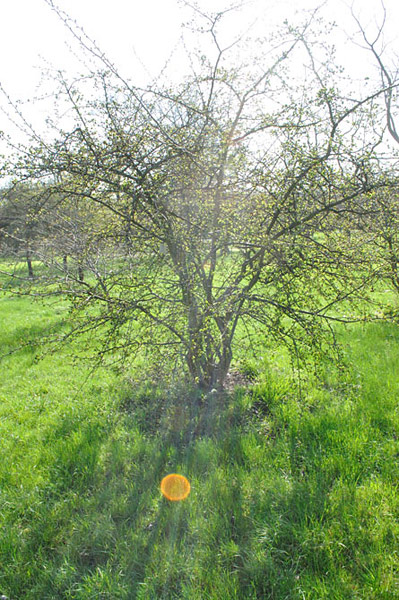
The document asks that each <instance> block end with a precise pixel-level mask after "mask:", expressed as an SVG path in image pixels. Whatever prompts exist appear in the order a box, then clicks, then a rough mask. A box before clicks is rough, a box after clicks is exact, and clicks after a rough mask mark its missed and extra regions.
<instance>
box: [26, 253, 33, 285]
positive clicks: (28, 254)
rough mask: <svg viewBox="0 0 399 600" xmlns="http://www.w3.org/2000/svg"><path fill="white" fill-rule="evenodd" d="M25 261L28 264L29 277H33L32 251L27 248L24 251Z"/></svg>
mask: <svg viewBox="0 0 399 600" xmlns="http://www.w3.org/2000/svg"><path fill="white" fill-rule="evenodd" d="M26 262H27V265H28V273H29V278H30V279H33V267H32V252H31V251H30V250H29V249H28V250H27V251H26Z"/></svg>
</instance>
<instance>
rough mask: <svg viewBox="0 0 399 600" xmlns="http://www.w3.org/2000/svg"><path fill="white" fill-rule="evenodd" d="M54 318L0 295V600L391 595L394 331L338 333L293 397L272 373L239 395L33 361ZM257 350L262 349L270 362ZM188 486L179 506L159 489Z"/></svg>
mask: <svg viewBox="0 0 399 600" xmlns="http://www.w3.org/2000/svg"><path fill="white" fill-rule="evenodd" d="M65 311H66V306H65V305H63V304H62V303H61V304H51V303H50V302H49V301H46V302H43V303H41V304H32V303H31V302H30V301H29V299H27V298H23V297H20V298H6V297H1V298H0V323H1V330H0V346H1V353H2V354H3V353H5V352H7V351H8V350H12V349H13V348H14V347H15V346H16V345H18V343H20V342H23V341H25V340H26V339H28V338H29V337H31V338H32V337H33V338H35V339H36V340H37V342H38V346H37V347H26V348H25V349H23V350H20V351H19V352H16V353H12V354H10V355H9V356H7V357H6V358H4V359H3V361H2V362H0V382H1V383H0V444H1V456H2V461H1V464H0V526H1V536H0V595H1V594H5V595H6V596H8V597H9V598H10V600H22V599H29V600H36V599H38V600H39V599H40V600H44V599H46V600H47V599H48V600H49V599H54V600H61V599H76V600H78V599H79V600H89V599H93V600H98V599H115V600H116V599H121V600H122V599H138V600H144V599H146V600H147V599H148V600H152V599H153V600H157V599H170V600H172V599H185V600H228V599H237V600H238V599H240V600H241V599H242V600H255V599H264V598H266V599H267V598H270V599H279V600H280V599H281V600H283V599H293V600H296V599H298V600H303V599H306V600H307V599H314V600H316V599H326V600H333V599H336V600H342V599H346V598H347V599H352V598H353V599H359V600H366V599H369V600H376V599H386V600H391V599H392V598H399V541H398V540H399V519H398V517H399V494H398V488H399V477H398V476H399V439H398V436H399V401H398V399H399V329H398V326H397V325H395V324H389V323H365V324H363V325H360V324H359V325H353V326H351V327H348V328H347V329H342V330H341V332H340V341H341V343H342V346H343V350H344V353H345V362H346V368H345V369H338V368H336V367H334V366H333V365H331V364H328V363H325V364H323V365H319V369H318V375H317V377H309V378H308V379H307V381H306V382H303V389H302V398H301V399H298V397H297V388H296V387H295V386H294V385H293V383H292V382H291V380H290V368H289V365H288V364H286V362H285V361H284V358H283V356H280V359H278V358H277V359H276V360H269V361H268V365H269V366H268V367H267V366H266V361H265V362H264V363H262V366H261V371H260V373H259V377H258V380H257V382H256V383H255V384H254V385H253V386H252V387H251V388H248V389H244V388H241V389H238V390H236V392H235V393H234V394H230V395H228V394H225V395H223V396H215V395H211V396H209V397H204V396H200V395H198V394H196V393H194V392H191V393H190V391H188V390H187V389H183V388H182V389H175V390H169V391H165V390H162V389H161V388H159V387H158V388H157V387H154V386H151V385H150V383H148V385H147V386H145V387H143V386H142V387H141V388H137V387H135V386H134V385H132V384H131V383H130V382H129V380H128V379H123V380H121V379H120V377H119V376H118V375H117V374H116V373H114V372H112V371H105V370H98V371H96V373H95V374H94V375H93V376H92V377H90V378H89V379H87V377H88V375H89V371H88V367H87V366H86V365H85V364H82V363H79V362H74V361H73V360H72V359H71V358H70V355H71V353H72V354H73V347H72V348H69V349H68V350H67V349H65V351H61V352H57V353H56V354H52V355H47V356H45V357H44V358H43V359H42V360H38V356H39V354H40V339H41V338H42V337H43V336H44V335H47V334H48V333H49V332H51V331H54V332H56V331H60V330H62V329H63V327H65V324H64V319H65V314H66V312H65ZM265 352H267V349H265ZM170 472H177V473H182V474H184V475H185V476H186V477H187V478H188V479H189V480H190V483H191V493H190V495H189V496H188V498H187V499H186V500H184V501H183V502H176V503H172V502H169V501H168V500H166V499H165V498H163V497H162V495H161V493H160V489H159V485H160V481H161V479H162V477H163V476H164V475H166V474H167V473H170Z"/></svg>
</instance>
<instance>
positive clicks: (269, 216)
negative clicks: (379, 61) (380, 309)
mask: <svg viewBox="0 0 399 600" xmlns="http://www.w3.org/2000/svg"><path fill="white" fill-rule="evenodd" d="M48 3H49V4H50V5H51V6H52V7H53V8H54V10H56V11H57V13H58V15H59V17H60V18H61V19H62V20H63V21H64V23H65V24H66V25H67V27H68V28H69V29H70V30H71V31H72V33H73V35H74V36H75V37H76V38H77V39H78V41H79V44H80V47H81V49H82V51H86V52H88V53H89V55H90V56H91V57H92V58H94V59H96V60H98V61H99V64H100V68H99V70H98V71H94V70H92V71H91V72H90V74H89V77H90V85H91V86H92V88H91V89H92V90H93V92H94V96H93V97H92V98H90V97H85V96H84V95H82V93H81V89H82V86H83V85H84V83H86V82H87V77H85V78H84V80H76V79H75V80H74V81H68V80H67V79H66V77H65V76H64V75H62V74H60V80H59V83H60V90H61V92H60V93H61V94H62V95H63V98H64V99H66V100H67V101H68V103H69V104H70V107H71V109H72V112H73V114H74V118H75V120H74V123H73V125H71V126H70V127H69V130H68V131H67V132H64V131H62V130H58V133H57V136H56V140H55V141H54V142H53V143H51V144H50V143H48V142H47V143H42V144H40V145H39V146H35V148H34V149H32V150H30V149H25V152H24V153H23V154H22V155H20V157H19V160H18V163H17V164H15V163H12V162H11V163H10V165H9V169H10V172H12V174H13V175H14V177H15V176H16V175H18V176H19V177H20V178H22V179H25V180H31V181H42V182H46V190H47V193H49V194H52V195H53V196H54V197H55V196H57V197H64V198H68V199H73V201H74V202H75V201H76V202H79V203H80V204H81V205H84V206H86V207H87V210H88V211H89V212H92V211H93V209H94V207H97V210H98V211H99V214H100V215H101V219H102V222H103V224H104V232H105V231H106V232H107V235H109V238H110V239H112V240H113V242H112V243H113V245H114V247H117V248H118V249H119V256H120V257H121V260H120V261H119V263H118V265H117V267H116V268H115V269H112V270H111V269H109V270H107V271H106V272H105V273H104V276H102V277H101V279H99V278H98V277H94V278H92V279H87V281H85V282H82V281H79V282H76V281H71V280H68V281H65V278H64V279H63V281H62V284H61V285H60V291H62V293H63V294H66V295H68V296H69V297H70V298H71V299H72V301H73V303H74V307H75V309H76V310H78V311H79V314H80V319H79V321H78V322H77V324H76V327H75V329H74V330H73V332H74V333H76V334H77V335H78V334H79V333H81V332H86V331H88V330H90V329H91V330H93V331H95V332H97V335H98V336H99V339H101V340H102V345H101V348H100V350H99V354H100V356H101V357H105V356H107V355H108V354H110V355H112V356H113V357H114V359H115V360H120V361H123V362H126V361H128V360H129V359H130V358H132V357H134V356H135V355H136V354H137V352H145V351H146V349H147V348H148V349H149V351H150V353H151V357H152V360H156V356H157V353H158V355H159V357H160V358H166V359H167V360H168V364H169V365H173V364H174V365H176V366H178V365H179V366H180V365H181V366H182V367H183V368H184V369H185V370H186V372H187V373H188V374H189V376H190V379H191V380H192V381H193V382H195V383H197V384H198V385H200V386H202V387H205V388H212V387H222V386H223V383H224V381H225V378H226V375H227V372H228V370H229V367H230V364H231V361H232V357H233V350H234V347H235V346H234V344H236V345H237V344H241V345H243V346H244V347H248V346H249V345H250V343H251V340H252V339H253V338H254V336H255V337H256V339H259V337H261V338H267V337H273V338H275V339H277V340H279V341H281V342H282V343H286V344H288V346H289V347H290V348H291V349H292V350H293V352H296V353H298V351H299V350H298V349H299V348H300V347H305V348H309V347H311V348H319V347H320V346H321V343H322V340H323V335H324V334H323V332H324V330H325V327H324V325H326V324H327V325H328V324H329V323H332V322H334V320H344V317H343V316H342V315H340V313H339V311H338V310H337V308H336V307H337V306H338V304H339V303H340V302H341V301H343V300H346V301H349V300H350V299H355V298H356V297H358V296H359V295H360V294H361V290H362V289H363V288H364V286H365V285H366V284H367V282H368V281H369V280H370V279H371V278H372V277H373V276H374V272H373V266H372V264H366V263H365V257H366V253H365V252H364V240H363V239H362V238H361V237H358V238H353V239H350V238H349V237H348V235H347V231H348V227H350V226H351V223H352V221H353V219H355V218H356V216H357V215H359V214H365V213H367V211H368V210H369V209H370V208H369V202H368V198H369V197H370V195H371V194H372V192H373V191H375V190H378V189H383V188H385V187H389V186H390V185H392V178H391V174H390V173H389V172H385V173H384V174H382V172H381V163H380V161H379V156H378V152H377V150H378V147H379V145H380V143H381V139H382V131H383V127H382V125H381V109H383V107H382V106H381V102H380V100H381V99H383V100H384V99H385V100H386V86H385V85H384V86H381V85H380V86H378V87H377V88H376V89H375V91H373V92H372V93H370V94H369V95H367V96H364V97H360V98H356V99H353V97H349V98H348V96H349V94H348V91H347V89H344V90H342V91H340V69H339V67H338V65H336V64H335V59H334V56H333V54H332V51H331V49H330V48H328V47H327V45H325V44H322V43H320V35H319V33H318V29H317V27H318V22H317V18H316V17H317V13H316V12H315V13H313V14H312V15H311V16H310V17H309V18H308V20H307V21H306V22H305V23H304V24H302V25H301V26H298V27H292V26H288V25H287V27H286V29H285V32H284V33H282V34H281V35H280V36H279V37H278V38H276V39H274V40H273V41H272V42H270V41H269V42H267V44H268V45H267V53H265V55H262V56H258V59H257V60H252V59H251V64H244V63H243V64H242V66H240V65H238V63H237V56H238V55H239V54H240V52H241V50H242V44H243V43H244V42H243V40H241V39H237V40H234V41H233V42H232V43H230V44H229V45H228V46H227V47H223V46H222V44H221V42H220V38H219V35H218V26H219V24H220V22H221V21H222V18H223V13H217V14H214V15H207V14H203V13H200V15H199V18H200V19H201V20H202V23H203V28H204V35H207V36H209V38H210V40H211V41H212V43H213V50H212V54H213V58H212V60H211V59H207V58H206V57H204V56H203V55H201V56H199V57H196V56H193V57H192V68H193V73H192V75H191V76H189V77H188V78H187V79H186V80H185V81H183V82H182V83H181V84H179V85H177V84H176V85H174V86H172V87H171V86H170V85H166V84H162V83H161V82H160V81H159V82H158V83H156V84H154V85H152V86H151V88H149V89H141V88H138V87H136V86H134V85H133V84H132V83H131V82H130V81H128V80H127V79H125V78H124V77H123V76H122V75H121V74H120V73H119V71H118V70H117V69H116V67H115V66H114V65H113V64H112V63H111V62H110V61H109V60H108V59H107V58H106V57H105V56H104V54H103V53H101V51H100V50H99V49H98V48H97V46H96V45H95V43H93V42H92V41H91V40H90V39H89V38H88V37H87V36H86V35H85V34H84V32H83V31H82V30H80V29H79V28H77V26H76V25H74V24H73V23H72V22H71V21H70V19H69V18H68V17H67V16H66V15H65V14H64V13H62V12H61V11H60V10H59V9H57V8H56V7H55V6H54V4H53V3H52V2H51V1H50V0H48ZM197 12H198V11H197ZM265 44H266V41H265ZM230 56H232V59H233V64H232V63H231V62H229V57H230ZM298 60H299V61H301V62H300V63H298V62H297V61H298ZM302 62H303V63H304V65H305V68H304V70H303V71H301V74H300V77H298V76H296V71H297V70H298V64H301V63H302ZM305 77H306V79H304V78H305ZM392 87H393V86H392ZM370 210H371V209H370ZM91 228H92V225H89V227H88V229H89V232H88V233H89V235H90V231H91ZM95 229H96V228H94V230H95ZM104 235H105V233H104ZM94 237H95V236H94ZM348 240H350V242H349V241H348ZM61 254H62V255H65V254H66V252H64V251H63V252H62V253H61ZM78 279H79V278H78ZM82 283H83V284H84V285H82ZM82 313H83V314H84V315H85V319H84V320H83V321H82V318H81V316H82ZM69 335H70V334H69ZM170 368H171V367H170Z"/></svg>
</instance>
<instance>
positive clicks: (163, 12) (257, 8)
mask: <svg viewBox="0 0 399 600" xmlns="http://www.w3.org/2000/svg"><path fill="white" fill-rule="evenodd" d="M57 3H58V5H59V6H60V7H62V8H63V9H65V10H66V11H67V12H68V13H69V14H70V15H71V16H72V17H73V18H75V19H76V20H77V22H78V23H79V24H80V25H82V26H83V28H84V29H85V31H86V32H87V33H88V34H89V35H90V36H91V37H92V38H94V39H95V40H96V41H97V42H98V45H99V46H100V47H101V48H102V49H104V51H105V52H106V53H107V55H108V56H109V57H110V58H111V59H112V60H113V61H114V62H115V63H116V64H118V65H120V66H121V67H122V69H123V71H124V73H126V74H127V75H128V76H130V77H131V78H132V79H133V80H134V76H135V72H136V73H137V77H142V76H143V73H144V71H143V70H142V71H141V73H139V71H140V68H139V67H138V66H137V65H138V63H137V58H135V55H136V56H138V57H139V58H140V59H141V61H142V62H143V63H144V64H145V66H146V67H147V68H148V70H149V71H150V73H152V74H153V75H155V74H156V73H157V72H158V71H159V70H160V69H161V68H162V66H163V64H164V62H165V59H166V58H167V57H168V56H169V55H170V53H171V52H173V50H174V49H175V51H176V52H175V54H178V52H179V51H181V50H177V48H178V45H177V44H178V40H179V36H180V34H181V23H182V22H184V21H187V19H188V18H189V17H190V13H189V11H188V9H187V8H184V7H183V6H182V3H179V0H58V2H57ZM320 3H321V1H320V0H253V1H252V2H249V4H248V6H247V7H246V8H245V11H244V14H242V15H241V16H240V18H239V20H237V19H236V21H235V22H232V23H231V27H232V29H233V28H234V27H238V28H239V27H241V25H242V22H243V21H245V18H244V17H245V15H247V22H252V21H253V20H254V19H255V17H258V22H257V25H256V26H255V27H258V31H259V32H261V33H263V31H265V32H266V30H267V29H268V28H269V29H272V28H273V27H274V26H275V24H278V23H281V22H282V21H283V20H284V19H285V18H288V19H294V14H295V11H297V10H302V9H311V8H313V7H315V6H318V5H319V4H320ZM350 3H351V0H326V2H325V5H324V7H323V14H325V15H326V17H327V18H329V19H334V20H336V21H337V23H338V24H339V26H340V28H341V29H345V30H346V32H347V33H348V34H352V33H354V32H355V29H356V27H355V24H354V22H353V20H352V18H351V15H350V10H349V8H348V5H349V4H350ZM197 4H198V6H200V7H201V8H203V9H204V10H217V9H220V8H223V7H225V6H226V5H227V4H228V1H227V0H198V2H197ZM385 6H386V9H387V14H388V19H387V23H386V33H385V37H386V41H387V43H388V44H389V46H390V51H391V52H396V54H397V55H399V43H398V38H397V34H396V31H397V29H398V26H399V1H398V0H385ZM354 8H355V12H356V13H357V14H358V15H359V16H360V17H361V20H362V22H363V23H365V24H366V25H367V26H369V27H374V23H375V22H376V21H377V22H380V21H381V18H382V10H381V2H380V0H355V1H354ZM68 41H69V42H70V41H71V38H70V35H68V32H67V30H66V28H65V27H64V26H63V25H62V24H61V23H60V22H59V20H58V18H57V16H56V15H55V13H54V12H53V11H52V10H51V8H50V7H49V6H48V5H47V4H46V2H45V0H2V1H1V3H0V56H1V57H2V59H1V62H0V82H1V84H2V86H3V87H4V88H5V89H6V90H7V92H8V93H9V94H10V95H11V96H12V97H13V98H18V97H19V98H21V99H26V98H31V97H33V96H34V95H35V94H36V91H37V88H38V85H39V82H40V73H41V70H42V66H43V64H44V63H45V61H48V62H50V63H51V64H52V65H53V66H54V67H57V68H65V69H67V70H68V69H72V68H73V66H72V65H73V59H72V58H71V54H70V52H69V51H68V48H67V45H66V44H67V43H68ZM338 45H339V46H340V47H341V48H344V50H343V51H341V58H342V57H343V58H344V59H345V60H346V62H347V64H348V65H349V66H350V67H351V68H352V71H353V72H356V70H357V69H358V68H359V69H360V68H361V67H363V68H364V66H365V64H366V63H367V61H368V60H369V57H368V55H367V53H364V54H359V53H358V52H357V51H356V49H355V48H354V47H353V46H349V45H346V44H345V37H344V36H343V37H341V38H340V39H339V40H338ZM345 53H346V54H345ZM175 58H176V57H175ZM177 59H178V56H177ZM370 61H371V57H370ZM0 105H1V101H0ZM4 123H5V121H4V117H1V116H0V129H6V126H5V125H4Z"/></svg>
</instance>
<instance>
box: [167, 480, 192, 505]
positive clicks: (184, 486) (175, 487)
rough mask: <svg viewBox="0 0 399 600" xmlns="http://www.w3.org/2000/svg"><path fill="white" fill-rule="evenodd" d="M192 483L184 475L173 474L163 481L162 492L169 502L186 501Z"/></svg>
mask: <svg viewBox="0 0 399 600" xmlns="http://www.w3.org/2000/svg"><path fill="white" fill-rule="evenodd" d="M190 489H191V486H190V483H189V481H188V480H187V479H186V478H185V477H184V476H183V475H177V473H171V474H170V475H166V477H164V478H163V479H162V481H161V492H162V493H163V495H164V496H165V498H167V499H168V500H172V502H175V501H176V500H184V498H187V496H188V495H189V493H190Z"/></svg>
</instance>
